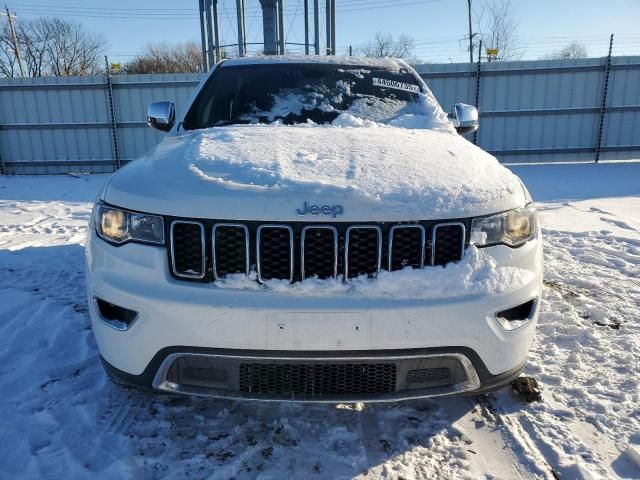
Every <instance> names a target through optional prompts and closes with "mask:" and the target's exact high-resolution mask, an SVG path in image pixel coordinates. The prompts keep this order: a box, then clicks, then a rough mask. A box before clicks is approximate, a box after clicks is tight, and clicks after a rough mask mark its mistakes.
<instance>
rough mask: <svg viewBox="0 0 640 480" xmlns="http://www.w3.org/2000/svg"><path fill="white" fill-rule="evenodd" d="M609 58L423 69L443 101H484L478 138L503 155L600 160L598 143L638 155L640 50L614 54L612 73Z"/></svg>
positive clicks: (611, 152) (509, 158)
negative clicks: (637, 53) (633, 54)
mask: <svg viewBox="0 0 640 480" xmlns="http://www.w3.org/2000/svg"><path fill="white" fill-rule="evenodd" d="M606 66H607V58H587V59H579V60H537V61H523V62H496V63H483V64H482V65H481V68H480V70H479V71H478V69H477V65H476V66H473V65H470V64H442V65H418V66H416V70H417V71H418V73H420V74H421V75H422V77H423V78H424V79H425V80H426V82H427V84H428V85H429V86H430V88H431V90H433V93H434V94H435V96H436V97H437V98H438V100H439V101H440V104H441V105H442V106H443V108H445V109H449V108H450V107H451V106H452V105H453V104H454V103H455V102H457V101H463V102H465V103H469V104H471V105H477V106H478V109H479V110H480V129H479V130H478V132H477V138H476V142H477V143H478V145H480V146H481V147H482V148H484V149H485V150H488V151H489V152H491V153H493V154H494V155H496V156H497V157H498V158H499V159H500V160H501V161H503V162H509V163H518V162H557V161H564V162H569V161H594V160H595V158H596V150H598V149H599V150H600V154H599V156H600V159H601V160H606V159H616V160H618V159H632V158H635V159H638V158H640V57H611V67H610V69H609V72H608V81H607V68H606ZM603 103H604V106H605V108H604V109H603V108H602V107H603ZM600 131H602V135H601V138H600V141H599V137H600ZM598 147H599V148H598Z"/></svg>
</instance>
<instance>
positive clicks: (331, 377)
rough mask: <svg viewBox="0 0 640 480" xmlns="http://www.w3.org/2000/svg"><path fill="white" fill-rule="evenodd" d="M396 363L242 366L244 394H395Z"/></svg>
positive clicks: (241, 384)
mask: <svg viewBox="0 0 640 480" xmlns="http://www.w3.org/2000/svg"><path fill="white" fill-rule="evenodd" d="M395 389H396V365H395V364H393V363H314V364H303V363H298V364H283V363H242V364H241V365H240V391H241V392H243V393H254V394H271V395H313V396H321V395H345V394H351V395H361V394H372V393H374V394H375V393H393V392H394V391H395Z"/></svg>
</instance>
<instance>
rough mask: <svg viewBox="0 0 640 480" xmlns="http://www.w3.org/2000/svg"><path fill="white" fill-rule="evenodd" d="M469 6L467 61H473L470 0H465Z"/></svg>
mask: <svg viewBox="0 0 640 480" xmlns="http://www.w3.org/2000/svg"><path fill="white" fill-rule="evenodd" d="M467 5H468V6H469V63H473V29H472V27H471V0H467Z"/></svg>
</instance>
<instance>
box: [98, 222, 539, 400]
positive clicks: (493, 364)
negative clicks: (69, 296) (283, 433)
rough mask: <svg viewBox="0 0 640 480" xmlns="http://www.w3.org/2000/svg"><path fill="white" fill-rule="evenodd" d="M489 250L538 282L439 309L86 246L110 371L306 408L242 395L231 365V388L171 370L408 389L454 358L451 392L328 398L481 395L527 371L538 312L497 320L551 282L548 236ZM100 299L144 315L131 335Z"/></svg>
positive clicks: (160, 385) (136, 248) (128, 379)
mask: <svg viewBox="0 0 640 480" xmlns="http://www.w3.org/2000/svg"><path fill="white" fill-rule="evenodd" d="M485 252H486V253H488V254H490V255H492V256H493V257H494V259H495V261H496V262H497V263H498V264H499V265H511V266H514V267H518V268H523V269H527V270H530V271H532V272H534V273H535V274H534V275H532V276H531V280H530V281H528V282H527V283H526V284H524V285H520V286H519V287H517V288H514V289H512V290H511V291H509V292H508V293H505V294H501V295H495V296H490V297H487V296H473V295H469V296H461V297H460V296H459V297H455V298H448V299H438V300H429V301H426V300H415V301H414V300H393V299H388V298H385V299H371V298H359V297H350V296H346V295H345V296H335V297H322V298H320V297H305V296H294V295H288V294H286V293H276V292H270V291H242V290H232V289H221V288H217V287H215V285H213V284H194V283H185V282H180V281H178V280H175V279H173V278H172V277H171V275H170V273H169V271H168V262H167V257H166V249H165V248H162V247H153V246H146V245H138V244H127V245H124V246H121V247H114V246H112V245H109V244H107V243H105V242H103V241H102V240H100V239H98V238H96V237H95V234H90V235H89V239H88V242H87V250H86V254H87V267H88V268H87V289H88V296H89V298H90V300H91V301H90V302H89V304H90V306H91V308H90V314H91V320H92V325H93V330H94V334H95V337H96V340H97V343H98V346H99V349H100V353H101V356H102V358H103V360H104V362H105V366H106V367H107V370H108V371H109V373H111V374H112V375H114V376H116V377H117V378H118V379H120V380H121V381H123V382H125V383H131V384H137V385H140V384H141V385H146V386H153V387H155V388H157V389H161V390H165V391H173V392H181V393H190V394H207V395H213V396H223V397H231V398H253V399H273V400H303V401H304V400H317V398H316V397H314V396H313V395H305V394H304V392H302V393H300V394H297V395H294V396H293V397H292V396H290V395H289V396H282V395H277V394H269V395H267V394H263V393H252V392H251V391H249V392H247V391H246V389H245V391H239V389H238V388H236V387H237V386H238V384H239V380H238V378H237V375H236V373H235V372H236V371H237V368H235V367H234V368H230V369H227V371H229V372H231V373H230V374H228V376H227V379H226V381H227V384H225V385H224V386H220V387H223V388H217V387H216V385H213V386H211V385H210V386H209V387H208V388H199V387H198V386H197V385H194V384H191V385H188V386H187V385H185V384H180V383H176V382H172V381H168V380H167V372H168V370H169V368H170V367H171V364H172V362H173V361H174V360H176V359H177V358H182V357H188V356H193V355H195V356H197V357H199V358H209V359H214V360H215V361H216V362H217V363H219V364H221V365H222V366H223V367H224V365H230V364H233V362H245V363H246V362H247V361H248V360H252V361H253V362H254V363H256V362H257V363H268V364H285V365H291V364H298V365H300V364H302V365H304V364H309V363H316V364H322V365H329V364H332V363H336V362H339V363H341V364H346V365H349V364H353V363H358V364H362V365H367V364H369V363H371V362H378V363H380V362H382V363H389V362H391V363H394V362H396V363H397V367H396V368H397V372H399V373H400V375H399V376H398V378H399V380H398V382H402V378H405V377H406V375H405V376H404V377H403V375H404V373H403V372H405V370H406V368H408V367H406V364H405V363H404V362H406V361H414V362H415V361H417V362H427V363H429V362H431V361H433V359H448V360H446V361H450V360H452V359H454V360H455V361H457V362H458V363H459V365H460V367H455V368H453V367H452V368H453V370H456V369H458V368H461V369H462V370H461V371H463V373H464V377H462V376H458V375H457V374H456V375H454V377H455V378H452V379H450V380H451V381H450V382H449V383H447V384H445V385H438V384H429V386H428V387H426V386H425V385H422V386H425V388H420V387H421V386H420V385H418V386H417V387H416V388H398V389H396V391H394V392H392V393H375V394H370V395H363V394H358V395H351V396H348V395H342V396H339V397H332V396H330V395H327V396H323V397H322V400H323V401H365V400H366V401H375V400H400V399H405V398H415V397H427V396H438V395H445V394H456V393H465V392H480V391H485V390H487V389H493V388H496V387H499V386H502V385H503V384H506V383H508V382H509V381H510V380H511V379H512V378H514V377H515V376H517V374H518V373H519V372H520V371H521V370H522V368H523V367H524V364H525V363H526V358H527V351H528V348H529V344H530V342H531V340H532V338H533V335H534V330H535V324H536V321H537V308H536V310H535V311H534V312H533V314H532V315H531V318H530V321H528V322H527V323H526V324H524V325H523V326H521V327H520V328H518V329H516V330H512V331H508V330H505V329H504V328H503V327H502V326H501V325H500V323H499V322H498V321H497V320H496V318H495V313H496V312H498V311H500V310H504V309H507V308H511V307H513V306H516V305H519V304H522V303H525V302H527V301H529V300H531V299H537V298H539V295H540V287H541V281H542V258H541V240H540V239H537V240H535V241H532V242H529V243H528V244H526V245H524V246H522V247H520V248H518V249H515V250H514V249H510V248H508V247H504V246H497V247H490V248H488V249H485ZM95 297H98V298H102V299H104V300H106V301H108V302H112V303H114V304H117V305H120V306H123V307H126V308H129V309H132V310H135V311H136V312H138V318H137V320H136V321H135V323H133V325H132V326H131V327H130V328H129V329H128V330H126V331H119V330H116V329H114V328H112V327H110V326H107V325H106V324H105V323H104V322H102V321H101V320H100V315H99V313H98V312H97V308H96V306H95V303H94V302H93V298H95ZM536 304H537V302H536ZM220 362H222V363H220ZM229 362H231V363H229ZM291 368H294V367H282V369H283V371H285V373H284V374H283V375H285V376H286V375H290V373H286V372H289V371H290V370H287V369H291ZM295 368H302V367H295ZM304 368H306V369H307V370H308V368H307V367H304ZM314 368H315V367H314ZM318 368H321V367H318ZM349 368H351V367H349ZM363 368H365V367H363ZM296 371H298V370H296ZM456 371H457V370H456ZM398 386H400V383H398Z"/></svg>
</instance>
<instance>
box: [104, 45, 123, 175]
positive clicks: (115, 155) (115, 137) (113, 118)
mask: <svg viewBox="0 0 640 480" xmlns="http://www.w3.org/2000/svg"><path fill="white" fill-rule="evenodd" d="M104 64H105V67H106V71H107V93H108V100H109V116H110V117H111V137H112V141H113V159H114V160H115V162H116V164H115V169H116V170H118V169H119V168H120V149H119V148H118V127H117V125H116V112H115V109H114V108H113V82H112V81H111V68H110V66H109V59H108V58H107V57H106V55H105V57H104Z"/></svg>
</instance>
